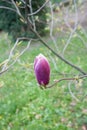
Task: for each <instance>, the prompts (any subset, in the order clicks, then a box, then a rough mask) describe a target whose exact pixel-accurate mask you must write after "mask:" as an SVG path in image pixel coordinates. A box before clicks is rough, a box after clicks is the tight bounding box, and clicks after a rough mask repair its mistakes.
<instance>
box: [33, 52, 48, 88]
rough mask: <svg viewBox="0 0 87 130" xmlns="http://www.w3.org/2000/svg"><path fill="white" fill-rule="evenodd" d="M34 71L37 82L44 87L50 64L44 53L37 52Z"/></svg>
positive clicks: (46, 82)
mask: <svg viewBox="0 0 87 130" xmlns="http://www.w3.org/2000/svg"><path fill="white" fill-rule="evenodd" d="M34 71H35V76H36V79H37V81H38V83H39V84H40V85H43V86H44V87H45V86H46V85H47V84H48V83H49V80H50V65H49V62H48V60H47V58H46V57H45V56H44V55H42V54H39V55H38V56H36V58H35V60H34Z"/></svg>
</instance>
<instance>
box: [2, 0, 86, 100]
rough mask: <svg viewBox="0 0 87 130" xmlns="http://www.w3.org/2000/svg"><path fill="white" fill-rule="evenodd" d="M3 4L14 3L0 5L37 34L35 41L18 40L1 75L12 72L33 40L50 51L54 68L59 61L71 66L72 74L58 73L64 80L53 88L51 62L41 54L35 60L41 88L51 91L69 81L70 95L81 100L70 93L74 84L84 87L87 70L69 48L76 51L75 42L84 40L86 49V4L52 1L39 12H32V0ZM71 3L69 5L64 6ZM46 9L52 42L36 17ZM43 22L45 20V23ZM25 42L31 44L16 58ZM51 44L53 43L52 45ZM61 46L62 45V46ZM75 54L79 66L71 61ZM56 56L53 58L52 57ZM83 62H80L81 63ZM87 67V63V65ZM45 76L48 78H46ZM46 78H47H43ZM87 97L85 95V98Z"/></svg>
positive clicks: (3, 63)
mask: <svg viewBox="0 0 87 130" xmlns="http://www.w3.org/2000/svg"><path fill="white" fill-rule="evenodd" d="M3 1H4V2H8V4H12V5H13V6H12V8H10V7H7V6H3V5H0V8H3V9H4V10H10V11H13V12H15V13H16V14H17V15H18V16H19V17H20V20H21V21H22V22H24V23H25V24H26V25H28V26H29V29H30V30H31V32H32V33H33V34H34V35H35V37H36V39H35V38H34V39H33V38H30V37H19V38H17V40H16V42H15V43H14V45H13V47H12V49H11V50H10V54H9V56H8V59H6V60H5V61H3V62H2V63H1V66H2V69H1V71H0V75H1V74H3V73H4V72H6V71H7V70H9V69H10V68H11V67H12V66H13V64H14V63H15V62H16V61H17V60H18V58H19V57H20V56H21V55H22V54H23V53H24V52H25V51H26V50H27V49H29V47H30V44H31V43H32V42H33V41H40V42H41V43H42V44H43V45H44V46H45V47H46V48H47V49H48V57H49V58H50V59H51V61H52V63H53V65H54V68H55V69H56V70H58V66H57V58H58V59H59V60H61V61H62V62H64V64H65V65H68V66H70V72H69V73H67V74H66V73H65V72H59V73H58V74H61V75H62V78H60V79H58V80H55V81H53V83H52V85H47V84H48V83H49V79H50V66H49V63H48V60H47V58H46V57H45V56H43V55H42V54H40V55H39V56H37V57H36V59H35V62H34V70H35V75H36V78H37V81H38V83H39V84H40V85H41V86H44V88H46V89H47V88H51V87H53V86H55V84H57V83H59V82H61V81H63V80H64V81H66V82H68V88H69V92H70V94H71V95H72V97H73V98H75V99H76V100H77V101H78V98H77V97H76V96H75V95H74V93H73V92H72V91H71V87H70V86H71V85H72V84H74V85H75V86H78V85H80V86H81V85H82V81H84V80H85V78H86V77H87V72H86V70H84V69H83V67H82V66H81V61H80V57H79V55H78V52H75V49H73V50H72V51H73V53H72V51H71V52H70V50H69V47H70V46H71V48H72V47H73V48H75V47H76V46H78V49H80V48H79V44H78V45H77V43H76V41H78V42H79V41H81V44H82V48H84V50H86V49H87V43H86V41H85V40H84V37H83V35H84V36H85V37H86V38H87V34H86V30H85V28H84V27H83V22H84V20H85V18H86V16H87V13H85V12H86V8H85V9H84V10H83V7H84V1H81V0H79V1H78V3H77V1H76V0H72V1H69V0H68V1H64V3H63V1H62V2H61V3H55V2H53V1H51V0H46V1H45V2H44V3H42V5H41V6H40V7H38V9H37V10H35V11H33V7H32V0H19V1H16V0H9V1H7V0H3ZM66 2H68V3H67V4H65V3H66ZM44 7H46V8H47V10H48V12H47V14H46V15H47V21H46V28H45V31H46V33H47V35H48V37H49V40H48V38H47V41H46V40H45V38H44V37H42V36H41V35H40V34H39V33H38V31H37V30H38V29H37V26H36V20H37V21H38V20H39V19H38V17H35V16H36V15H37V14H38V13H39V12H40V11H41V10H43V9H44ZM21 8H24V9H25V11H26V13H25V16H24V15H22V13H21V11H20V10H21ZM42 22H43V21H42ZM73 38H75V39H76V41H73ZM23 40H26V41H28V44H27V46H26V48H25V49H23V50H22V51H21V52H19V54H18V55H16V56H15V58H13V57H14V55H15V53H14V52H15V50H16V49H17V45H18V44H21V41H23ZM49 42H51V43H52V44H51V45H50V44H49ZM60 43H61V44H60ZM67 49H68V50H69V54H67ZM74 52H75V55H74V56H76V57H77V59H76V60H77V65H75V64H74V63H73V61H72V60H71V59H72V58H71V59H70V57H73V54H74ZM79 52H80V51H79ZM53 55H54V56H53ZM79 61H80V62H79ZM85 64H86V63H85ZM45 74H46V77H45V76H44V75H45ZM44 77H45V79H44ZM85 96H86V95H85Z"/></svg>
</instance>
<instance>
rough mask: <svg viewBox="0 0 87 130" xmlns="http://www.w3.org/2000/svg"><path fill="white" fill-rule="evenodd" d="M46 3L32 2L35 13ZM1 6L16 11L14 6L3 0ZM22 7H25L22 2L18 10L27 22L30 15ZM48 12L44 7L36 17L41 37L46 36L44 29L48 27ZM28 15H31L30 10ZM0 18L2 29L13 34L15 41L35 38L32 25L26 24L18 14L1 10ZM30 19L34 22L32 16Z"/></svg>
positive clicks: (42, 0) (0, 2)
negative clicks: (24, 37) (23, 37)
mask: <svg viewBox="0 0 87 130" xmlns="http://www.w3.org/2000/svg"><path fill="white" fill-rule="evenodd" d="M20 2H21V0H19V1H17V4H19V3H20ZM44 2H45V0H40V1H39V0H37V1H32V9H33V12H35V11H37V10H38V9H39V8H40V7H41V6H42V5H43V3H44ZM27 4H28V3H27ZM0 5H1V6H5V7H10V8H13V9H15V7H14V6H13V5H12V4H10V3H9V2H6V1H3V0H1V1H0ZM21 6H24V7H25V5H24V4H23V3H22V2H21V3H20V5H18V8H19V9H20V12H21V14H22V15H23V17H24V18H25V20H26V17H27V16H28V14H27V12H26V9H25V8H21ZM46 12H47V9H46V7H44V8H43V9H41V10H40V11H39V12H38V13H37V14H35V15H34V20H35V24H36V30H37V32H38V33H39V34H41V35H44V34H45V31H44V28H45V27H46ZM28 13H30V9H29V8H28ZM0 17H1V18H0V29H2V30H4V31H7V32H8V33H9V34H11V35H12V37H13V39H14V40H15V39H16V38H17V37H20V36H26V37H33V38H34V37H35V35H34V34H33V33H32V31H31V30H30V28H29V26H31V25H29V24H26V23H25V22H24V20H23V19H21V18H20V16H18V14H17V13H15V12H13V11H11V10H8V9H3V8H2V9H0ZM29 19H30V20H31V21H32V16H30V17H29ZM32 22H33V21H32Z"/></svg>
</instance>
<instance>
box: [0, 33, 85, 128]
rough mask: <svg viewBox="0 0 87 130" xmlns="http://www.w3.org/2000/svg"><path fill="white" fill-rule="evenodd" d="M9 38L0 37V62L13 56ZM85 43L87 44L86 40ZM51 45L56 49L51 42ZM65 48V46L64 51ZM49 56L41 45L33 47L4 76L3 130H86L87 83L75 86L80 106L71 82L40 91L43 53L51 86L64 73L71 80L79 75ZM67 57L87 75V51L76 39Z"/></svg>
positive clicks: (0, 92) (0, 86) (0, 89)
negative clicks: (37, 71) (37, 64)
mask: <svg viewBox="0 0 87 130" xmlns="http://www.w3.org/2000/svg"><path fill="white" fill-rule="evenodd" d="M7 38H8V37H7V36H6V34H4V33H2V34H0V62H2V61H3V60H5V59H6V58H7V56H8V54H9V50H10V46H11V45H10V44H9V41H8V40H7ZM84 40H85V41H87V39H86V38H85V37H84ZM60 42H61V40H59V43H60ZM34 44H35V43H34ZM49 44H50V46H53V44H52V43H51V41H50V42H49ZM24 46H25V45H24V44H23V47H24ZM62 46H63V43H62V42H61V44H59V48H60V51H62ZM47 52H48V50H47V49H46V48H45V47H44V46H43V45H41V44H40V45H38V46H36V45H35V47H34V45H33V46H32V45H31V47H30V49H29V50H28V51H26V53H25V54H24V55H22V56H21V57H20V62H21V64H20V63H19V62H17V63H16V64H15V65H14V66H13V67H12V69H11V70H9V71H8V72H6V73H5V74H3V75H1V76H0V130H82V128H83V127H85V125H86V124H87V97H85V98H83V97H84V95H85V94H87V80H86V79H85V81H83V83H82V85H80V86H79V85H78V86H74V85H73V84H72V85H71V86H72V91H73V93H74V94H75V96H76V97H77V98H78V99H79V101H78V102H77V101H76V100H75V99H74V98H73V97H72V96H71V94H70V92H69V89H68V82H67V81H63V82H61V83H58V84H57V85H55V86H54V87H53V88H50V89H46V90H41V89H40V88H39V87H38V84H37V82H36V79H35V76H34V71H33V61H34V58H35V56H36V55H38V54H39V53H43V54H44V55H45V56H46V57H47V58H48V60H49V62H50V66H51V81H50V84H51V83H53V81H54V80H55V79H58V78H60V77H64V75H61V74H60V72H61V73H69V74H70V77H71V76H72V75H74V74H78V72H77V71H75V70H74V69H72V68H71V67H69V66H68V65H66V64H65V63H63V62H61V61H60V60H59V59H57V58H56V57H54V56H53V54H52V53H51V52H49V53H50V56H49V55H48V53H47ZM65 57H67V59H69V60H71V61H72V62H73V63H75V64H76V65H78V66H79V67H81V68H83V69H84V70H85V71H87V50H86V47H84V45H83V44H82V42H81V41H80V40H77V38H76V37H74V38H73V39H72V42H71V44H70V45H69V46H68V48H67V50H66V53H65ZM53 60H55V64H53ZM71 74H72V75H71Z"/></svg>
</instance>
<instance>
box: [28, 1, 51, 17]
mask: <svg viewBox="0 0 87 130" xmlns="http://www.w3.org/2000/svg"><path fill="white" fill-rule="evenodd" d="M49 1H50V0H47V1H46V2H45V3H44V4H43V5H42V6H41V7H40V8H39V9H38V10H37V11H35V12H32V13H30V14H28V16H32V15H35V14H37V13H38V12H40V11H41V10H42V9H43V8H44V7H45V5H46V4H47V3H48V2H49Z"/></svg>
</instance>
